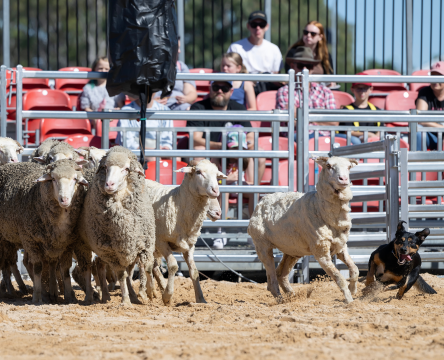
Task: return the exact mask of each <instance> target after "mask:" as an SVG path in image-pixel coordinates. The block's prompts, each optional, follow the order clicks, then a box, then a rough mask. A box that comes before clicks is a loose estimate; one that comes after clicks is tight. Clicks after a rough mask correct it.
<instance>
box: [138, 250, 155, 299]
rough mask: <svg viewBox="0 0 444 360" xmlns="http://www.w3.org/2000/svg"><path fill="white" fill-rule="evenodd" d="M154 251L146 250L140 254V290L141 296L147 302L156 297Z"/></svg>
mask: <svg viewBox="0 0 444 360" xmlns="http://www.w3.org/2000/svg"><path fill="white" fill-rule="evenodd" d="M154 263H155V259H154V251H152V250H151V249H146V250H144V251H142V252H141V253H140V254H139V274H140V288H139V296H141V297H142V298H143V299H144V300H147V296H148V297H149V299H150V300H153V297H154V284H153V268H154V266H155V264H154Z"/></svg>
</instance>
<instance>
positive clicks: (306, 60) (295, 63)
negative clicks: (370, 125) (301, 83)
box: [276, 46, 339, 141]
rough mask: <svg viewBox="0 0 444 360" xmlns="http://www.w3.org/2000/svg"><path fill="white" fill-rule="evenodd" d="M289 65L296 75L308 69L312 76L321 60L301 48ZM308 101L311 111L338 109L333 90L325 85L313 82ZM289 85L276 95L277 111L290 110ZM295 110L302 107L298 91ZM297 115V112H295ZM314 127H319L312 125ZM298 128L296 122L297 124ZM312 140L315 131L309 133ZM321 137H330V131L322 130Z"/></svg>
mask: <svg viewBox="0 0 444 360" xmlns="http://www.w3.org/2000/svg"><path fill="white" fill-rule="evenodd" d="M286 61H287V63H289V64H290V68H292V69H294V70H295V72H296V74H297V73H299V72H302V70H304V69H307V70H308V72H309V73H310V74H312V73H313V68H314V66H315V65H316V64H319V62H320V61H321V60H317V59H315V58H314V56H313V51H312V50H311V49H310V48H309V47H306V46H299V47H298V48H297V49H296V50H295V52H294V53H293V54H292V55H291V57H287V59H286ZM309 86H310V91H309V99H308V107H309V108H310V109H330V110H334V109H336V102H335V98H334V97H333V93H332V92H331V90H330V89H329V88H328V87H326V86H325V85H323V84H320V83H315V82H311V83H310V85H309ZM288 96H289V94H288V85H285V86H283V87H281V88H280V89H279V90H278V92H277V94H276V109H279V110H288ZM293 96H294V100H295V108H298V107H299V106H300V99H299V95H298V93H297V91H296V90H295V91H294V94H293ZM295 114H296V111H295ZM338 124H339V123H338V122H323V123H322V124H320V125H331V126H338ZM312 125H318V124H316V123H312ZM295 127H296V122H295ZM309 134H310V135H309V136H310V138H312V137H314V132H313V130H310V131H309ZM294 135H295V136H294V139H295V141H296V138H297V134H296V132H295V134H294ZM319 136H330V131H328V130H320V131H319Z"/></svg>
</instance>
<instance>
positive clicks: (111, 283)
mask: <svg viewBox="0 0 444 360" xmlns="http://www.w3.org/2000/svg"><path fill="white" fill-rule="evenodd" d="M106 281H108V290H109V291H114V290H115V289H116V282H117V278H116V274H115V273H114V271H113V270H111V268H110V267H109V265H106Z"/></svg>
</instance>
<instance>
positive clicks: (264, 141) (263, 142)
mask: <svg viewBox="0 0 444 360" xmlns="http://www.w3.org/2000/svg"><path fill="white" fill-rule="evenodd" d="M272 145H273V143H272V137H271V136H262V137H260V138H259V140H258V147H260V148H262V149H263V150H265V151H270V150H272ZM279 150H282V151H287V150H288V138H285V137H280V138H279ZM294 154H295V156H296V143H295V142H294ZM267 163H268V164H270V163H271V159H267Z"/></svg>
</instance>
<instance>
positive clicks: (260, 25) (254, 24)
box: [250, 21, 267, 29]
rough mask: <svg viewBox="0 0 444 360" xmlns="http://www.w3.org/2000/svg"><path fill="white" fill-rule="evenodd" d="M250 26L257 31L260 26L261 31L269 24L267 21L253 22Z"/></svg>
mask: <svg viewBox="0 0 444 360" xmlns="http://www.w3.org/2000/svg"><path fill="white" fill-rule="evenodd" d="M250 26H251V27H252V28H253V29H256V28H257V27H258V26H259V27H260V28H261V29H263V28H265V26H267V23H266V22H265V21H252V22H251V23H250Z"/></svg>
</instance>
